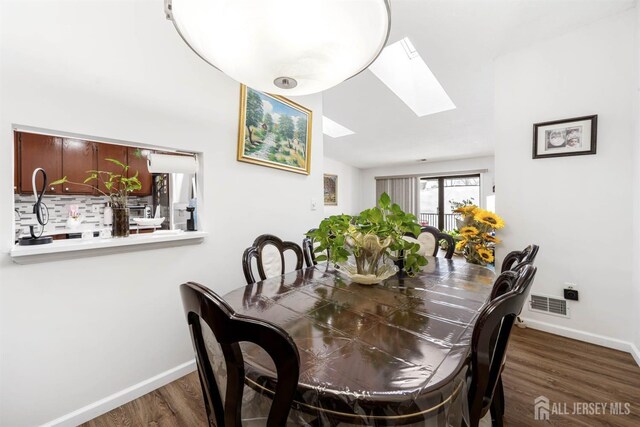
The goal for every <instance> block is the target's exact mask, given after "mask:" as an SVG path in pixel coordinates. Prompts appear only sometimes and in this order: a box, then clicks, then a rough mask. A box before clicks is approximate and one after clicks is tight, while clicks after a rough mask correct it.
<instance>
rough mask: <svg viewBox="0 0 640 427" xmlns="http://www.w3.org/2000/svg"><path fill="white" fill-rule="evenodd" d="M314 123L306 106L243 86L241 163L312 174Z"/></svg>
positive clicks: (239, 135)
mask: <svg viewBox="0 0 640 427" xmlns="http://www.w3.org/2000/svg"><path fill="white" fill-rule="evenodd" d="M300 120H304V121H306V123H305V122H304V121H303V122H301V123H300ZM312 120H313V113H312V111H311V110H309V109H308V108H305V107H303V106H302V105H299V104H296V103H295V102H293V101H291V100H289V99H287V98H285V97H282V96H279V95H271V94H268V93H264V92H260V91H257V90H255V89H252V88H249V87H247V86H245V85H240V121H239V125H238V128H239V129H238V161H240V162H246V163H253V164H256V165H261V166H267V167H270V168H275V169H281V170H286V171H290V172H295V173H300V174H305V175H309V173H311V129H312Z"/></svg>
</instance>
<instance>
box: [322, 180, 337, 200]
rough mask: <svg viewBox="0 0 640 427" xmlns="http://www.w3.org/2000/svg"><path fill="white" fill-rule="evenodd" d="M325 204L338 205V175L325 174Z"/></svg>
mask: <svg viewBox="0 0 640 427" xmlns="http://www.w3.org/2000/svg"><path fill="white" fill-rule="evenodd" d="M324 205H325V206H337V205H338V175H329V174H324Z"/></svg>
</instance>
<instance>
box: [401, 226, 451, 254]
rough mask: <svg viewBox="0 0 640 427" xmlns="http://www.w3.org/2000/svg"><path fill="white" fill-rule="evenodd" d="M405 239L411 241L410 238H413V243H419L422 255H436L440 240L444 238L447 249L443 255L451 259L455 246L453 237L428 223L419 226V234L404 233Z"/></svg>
mask: <svg viewBox="0 0 640 427" xmlns="http://www.w3.org/2000/svg"><path fill="white" fill-rule="evenodd" d="M405 239H407V240H409V241H411V242H414V241H413V240H412V239H414V240H415V242H414V243H418V244H419V245H420V251H419V253H420V255H423V256H437V255H438V251H439V250H440V240H445V241H446V242H447V251H446V253H445V256H444V257H445V258H446V259H451V258H452V257H453V252H454V251H455V246H456V244H455V242H454V240H453V237H451V236H450V235H448V234H447V233H443V232H442V231H440V230H438V229H437V228H436V227H431V226H429V225H427V226H423V227H420V235H418V236H417V237H416V236H414V235H413V234H406V235H405Z"/></svg>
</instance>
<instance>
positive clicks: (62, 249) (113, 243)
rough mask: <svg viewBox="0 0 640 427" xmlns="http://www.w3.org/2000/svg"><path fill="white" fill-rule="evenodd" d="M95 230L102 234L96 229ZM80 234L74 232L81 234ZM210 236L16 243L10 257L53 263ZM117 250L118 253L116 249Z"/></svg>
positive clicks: (168, 233)
mask: <svg viewBox="0 0 640 427" xmlns="http://www.w3.org/2000/svg"><path fill="white" fill-rule="evenodd" d="M94 231H99V229H95V230H94ZM78 232H81V231H74V233H78ZM208 234H209V233H207V232H205V231H182V230H158V231H155V232H153V233H144V234H131V235H130V236H129V237H121V238H108V239H103V238H100V237H94V238H90V239H63V240H54V241H53V243H48V244H44V245H34V246H20V245H18V244H16V245H15V246H14V247H13V248H12V249H11V251H10V255H11V258H12V259H13V261H14V262H16V263H18V264H29V263H34V262H44V261H51V260H54V259H65V258H66V259H70V258H77V257H78V256H80V255H79V254H78V252H79V251H83V252H86V255H88V256H92V255H99V254H109V253H115V252H120V251H122V249H124V248H123V247H138V246H141V245H155V246H158V244H162V245H161V246H172V245H176V244H183V243H181V242H184V241H194V242H196V243H197V242H198V241H202V240H203V239H204V238H205V237H206V236H207V235H208ZM114 248H115V251H114V250H113V249H114Z"/></svg>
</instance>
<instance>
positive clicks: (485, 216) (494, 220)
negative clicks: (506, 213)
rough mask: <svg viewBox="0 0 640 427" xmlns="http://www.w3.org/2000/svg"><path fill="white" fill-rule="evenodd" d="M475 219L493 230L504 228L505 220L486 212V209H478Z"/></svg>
mask: <svg viewBox="0 0 640 427" xmlns="http://www.w3.org/2000/svg"><path fill="white" fill-rule="evenodd" d="M473 219H475V220H476V221H478V222H479V223H481V224H486V225H488V226H490V227H491V228H502V227H504V220H503V219H502V218H501V217H500V216H498V215H496V214H495V213H493V212H489V211H485V210H484V209H478V210H477V211H476V213H475V214H474V215H473Z"/></svg>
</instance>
